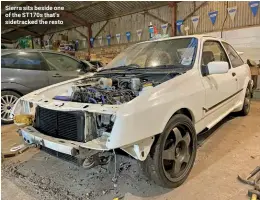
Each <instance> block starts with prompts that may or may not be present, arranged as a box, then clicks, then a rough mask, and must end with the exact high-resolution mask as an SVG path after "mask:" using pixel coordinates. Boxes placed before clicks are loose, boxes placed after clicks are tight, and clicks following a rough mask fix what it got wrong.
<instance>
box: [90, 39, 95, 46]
mask: <svg viewBox="0 0 260 200" xmlns="http://www.w3.org/2000/svg"><path fill="white" fill-rule="evenodd" d="M90 45H91V47H93V46H94V38H93V37H91V38H90Z"/></svg>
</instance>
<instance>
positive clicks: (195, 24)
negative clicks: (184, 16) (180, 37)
mask: <svg viewBox="0 0 260 200" xmlns="http://www.w3.org/2000/svg"><path fill="white" fill-rule="evenodd" d="M199 19H200V17H199V16H193V17H191V21H192V24H193V27H194V30H195V32H196V30H197V27H198V24H199Z"/></svg>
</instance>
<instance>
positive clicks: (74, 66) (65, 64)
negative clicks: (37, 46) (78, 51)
mask: <svg viewBox="0 0 260 200" xmlns="http://www.w3.org/2000/svg"><path fill="white" fill-rule="evenodd" d="M42 54H43V56H44V58H45V59H46V61H47V63H48V65H49V67H50V70H51V71H76V70H78V69H79V67H80V63H79V62H78V61H76V60H74V59H72V58H70V57H68V56H65V55H62V54H55V53H46V52H43V53H42Z"/></svg>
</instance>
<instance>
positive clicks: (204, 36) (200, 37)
mask: <svg viewBox="0 0 260 200" xmlns="http://www.w3.org/2000/svg"><path fill="white" fill-rule="evenodd" d="M192 37H194V38H197V39H202V38H207V39H212V40H217V41H224V40H222V39H221V38H218V37H214V36H210V35H185V36H174V37H166V38H160V39H155V40H149V41H144V42H139V43H138V44H142V43H149V42H156V41H165V40H174V39H182V38H192Z"/></svg>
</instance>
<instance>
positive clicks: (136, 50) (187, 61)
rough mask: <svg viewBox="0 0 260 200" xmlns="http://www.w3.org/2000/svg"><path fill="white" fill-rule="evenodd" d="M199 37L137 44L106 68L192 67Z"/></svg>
mask: <svg viewBox="0 0 260 200" xmlns="http://www.w3.org/2000/svg"><path fill="white" fill-rule="evenodd" d="M197 46H198V40H197V38H179V39H169V40H162V41H153V42H146V43H139V44H135V45H133V46H131V47H129V48H127V49H126V50H125V51H124V52H122V53H120V54H119V55H118V56H116V57H115V58H114V59H113V60H112V61H111V62H110V63H108V65H107V66H106V68H115V67H122V66H126V67H127V66H130V65H131V66H135V67H140V68H152V67H159V66H173V67H183V68H191V67H192V66H193V64H194V60H195V57H196V50H197Z"/></svg>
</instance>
